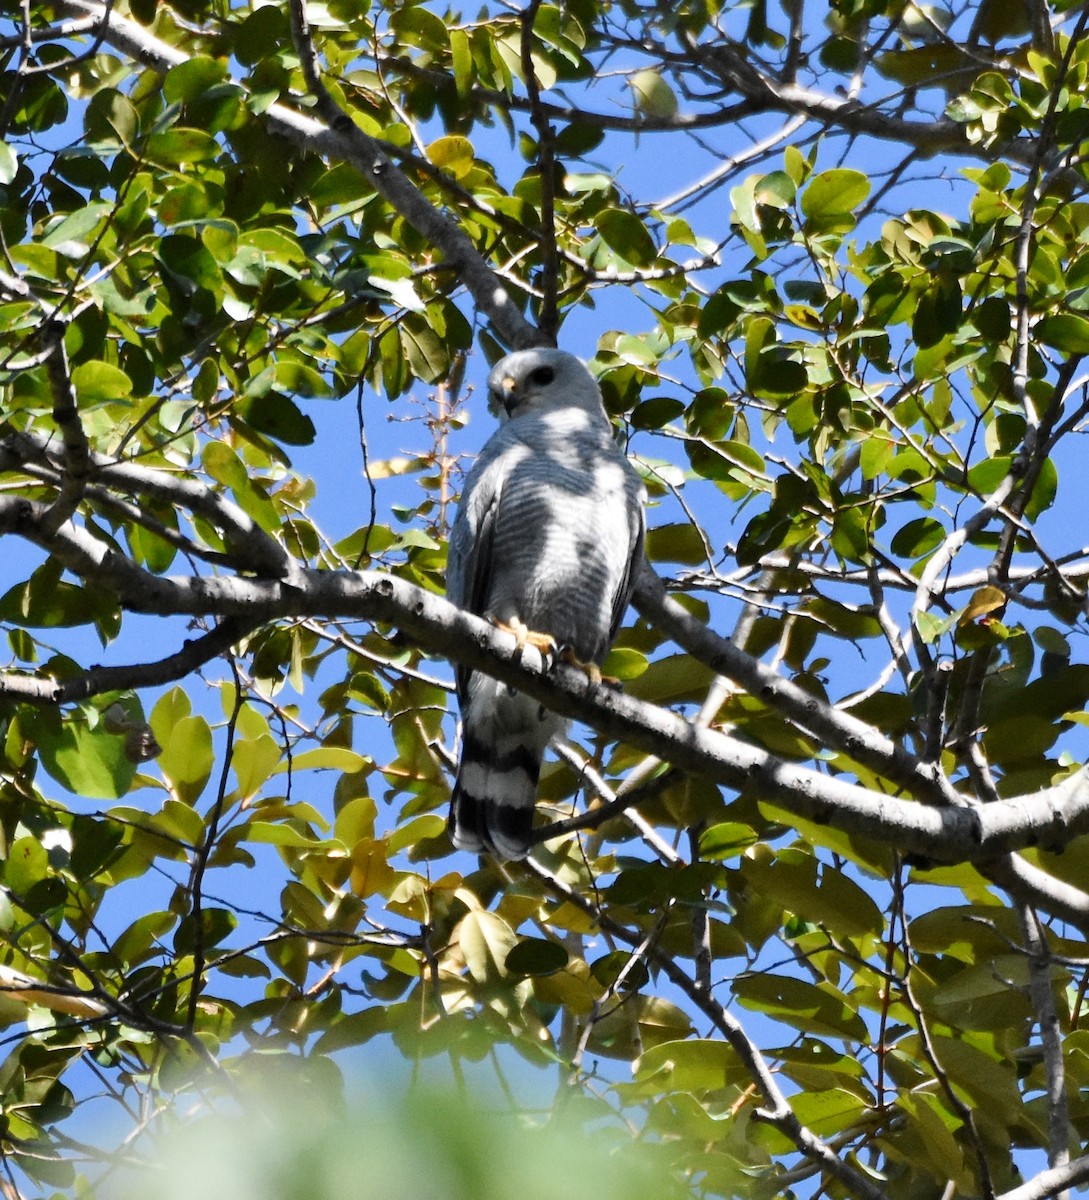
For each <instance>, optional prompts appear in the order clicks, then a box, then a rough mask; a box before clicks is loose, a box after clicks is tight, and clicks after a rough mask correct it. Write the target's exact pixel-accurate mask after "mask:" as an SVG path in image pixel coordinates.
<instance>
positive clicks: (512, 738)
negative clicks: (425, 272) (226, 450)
mask: <svg viewBox="0 0 1089 1200" xmlns="http://www.w3.org/2000/svg"><path fill="white" fill-rule="evenodd" d="M488 389H489V392H490V396H491V401H492V403H493V405H494V406H495V407H496V408H497V409H498V411H499V417H500V422H501V423H500V426H499V429H497V430H496V432H495V433H494V434H493V435H492V437H491V438H490V439H489V441H488V442H487V444H486V445H485V447H484V449H483V450H482V451H481V453H480V457H479V458H478V459H477V461H476V464H475V466H474V467H473V469H472V471H471V472H470V473H469V476H468V478H467V479H466V482H465V489H464V491H463V493H462V497H461V503H460V505H459V507H458V514H457V517H456V519H455V521H454V527H453V530H452V532H451V535H450V556H449V564H448V566H447V576H446V590H447V594H448V596H449V598H450V599H451V600H452V601H453V602H454V603H455V604H457V605H458V606H459V607H461V608H465V609H468V610H469V611H470V612H473V613H476V614H477V615H479V616H483V617H486V618H487V619H488V620H490V621H492V622H494V623H495V624H496V625H498V626H500V627H502V628H505V629H507V630H508V631H509V632H511V633H513V634H514V635H515V637H517V638H518V639H519V644H520V645H527V644H529V645H534V646H536V647H537V649H539V650H540V651H541V652H542V654H543V655H545V656H546V657H547V656H550V655H552V654H555V653H560V654H562V655H564V656H565V657H567V658H568V659H569V661H573V662H576V663H577V664H578V665H580V666H582V667H583V669H585V670H586V671H587V673H588V674H589V675H590V676H591V678H597V679H600V669H599V668H600V665H601V663H602V662H603V661H604V659H605V655H606V654H607V653H608V650H609V647H610V646H611V645H612V642H613V639H614V638H615V636H616V632H617V630H618V628H619V627H620V621H621V618H622V617H623V615H624V610H625V609H626V608H627V606H628V601H629V599H630V598H631V593H632V588H633V586H634V583H635V577H636V574H637V572H638V568H639V564H640V562H641V561H642V557H643V536H644V516H643V503H644V500H645V498H646V494H645V490H644V488H643V484H642V481H641V480H640V478H639V476H638V474H637V473H636V471H635V469H634V467H633V466H632V465H631V463H629V462H628V459H627V458H626V457H625V455H624V453H623V451H622V450H621V449H620V448H619V446H618V445H617V444H616V441H615V439H614V436H613V428H612V425H611V424H610V422H609V418H608V417H607V416H606V414H605V409H604V407H603V405H602V402H601V392H600V391H599V390H598V386H597V384H596V383H595V382H594V378H593V376H592V375H591V374H590V372H589V371H588V370H587V369H586V366H585V364H583V363H582V362H580V361H579V359H577V358H575V357H574V356H573V355H571V354H567V353H565V352H564V351H562V350H551V349H534V350H519V351H517V352H516V353H514V354H509V355H507V357H506V358H504V359H502V360H501V361H500V362H498V363H497V364H496V365H495V367H494V368H493V370H492V372H491V374H490V376H489V377H488ZM457 692H458V702H459V704H460V707H461V719H462V744H461V762H460V765H459V767H458V773H457V779H456V781H455V783H454V790H453V795H452V797H451V801H450V834H451V837H452V838H453V841H454V844H455V845H456V846H458V847H459V848H460V849H462V850H470V851H476V852H480V851H483V850H487V851H488V852H489V853H491V854H493V855H494V856H495V857H496V858H500V859H514V858H523V857H524V856H525V855H526V853H527V851H528V849H529V845H530V840H531V830H532V827H533V806H534V802H535V799H536V793H537V780H538V776H539V775H540V770H541V758H542V756H543V754H544V750H545V747H546V746H547V745H548V742H549V740H550V739H551V738H552V737H553V736H554V735H555V734H557V733H558V732H560V731H561V730H562V729H563V727H564V724H565V721H564V719H563V718H562V717H559V716H557V715H556V714H554V713H550V712H549V711H548V710H547V709H545V708H544V707H543V706H542V705H541V704H539V703H538V702H537V701H536V700H531V699H530V698H529V697H528V696H523V695H521V694H520V693H518V692H516V691H514V690H513V689H512V688H510V687H509V686H507V685H506V684H502V683H498V682H496V680H494V679H491V678H490V677H489V676H487V675H484V674H481V673H480V672H479V671H469V670H466V669H465V668H459V669H458V671H457Z"/></svg>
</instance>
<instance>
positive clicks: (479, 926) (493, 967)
mask: <svg viewBox="0 0 1089 1200" xmlns="http://www.w3.org/2000/svg"><path fill="white" fill-rule="evenodd" d="M457 936H458V941H459V944H460V946H461V953H462V955H463V956H464V958H465V965H466V967H468V969H469V974H470V975H471V976H472V977H473V978H474V979H475V980H476V981H477V982H478V983H486V982H487V981H488V980H489V979H495V978H498V977H500V976H503V975H506V973H507V967H506V963H507V955H508V954H510V952H511V950H513V949H514V946H515V943H516V942H517V940H518V939H517V938H516V937H515V935H514V932H513V930H512V929H511V927H510V926H509V925H508V924H507V923H506V921H504V920H503V919H502V918H501V917H498V916H496V914H495V913H492V912H488V911H486V910H484V909H473V910H471V911H470V912H468V913H466V914H465V916H464V917H463V918H462V919H461V922H460V923H459V924H458V927H457Z"/></svg>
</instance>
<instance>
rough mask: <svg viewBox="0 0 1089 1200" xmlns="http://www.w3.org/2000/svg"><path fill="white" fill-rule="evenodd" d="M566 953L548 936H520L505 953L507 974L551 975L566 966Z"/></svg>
mask: <svg viewBox="0 0 1089 1200" xmlns="http://www.w3.org/2000/svg"><path fill="white" fill-rule="evenodd" d="M568 957H569V956H568V953H567V951H566V950H565V949H564V948H563V947H562V946H561V945H560V943H559V942H553V941H550V940H549V939H548V938H521V939H520V940H519V941H517V942H516V943H515V944H514V945H513V946H512V947H511V949H510V950H509V951H508V953H507V957H506V960H505V963H504V965H505V967H506V970H507V973H508V974H509V975H551V974H552V973H553V972H554V971H560V970H562V969H563V968H564V967H566V966H567V962H568Z"/></svg>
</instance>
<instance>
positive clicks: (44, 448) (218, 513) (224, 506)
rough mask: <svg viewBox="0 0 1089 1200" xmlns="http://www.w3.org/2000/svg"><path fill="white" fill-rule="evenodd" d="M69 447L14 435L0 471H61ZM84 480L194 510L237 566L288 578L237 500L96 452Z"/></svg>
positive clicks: (280, 555) (279, 553)
mask: <svg viewBox="0 0 1089 1200" xmlns="http://www.w3.org/2000/svg"><path fill="white" fill-rule="evenodd" d="M69 453H70V452H69V448H68V446H67V444H65V445H64V446H60V445H58V444H57V443H55V442H53V441H51V440H50V439H49V438H46V437H43V436H41V435H39V434H32V433H17V434H13V435H11V436H10V437H8V438H5V439H4V441H3V442H2V443H0V471H14V470H18V469H19V468H20V467H21V466H22V465H23V464H25V463H35V462H42V463H45V464H47V465H48V466H50V467H52V468H53V469H55V470H57V471H59V472H61V473H62V474H63V473H65V472H66V471H67V470H68V469H69ZM84 470H85V474H86V478H87V479H88V480H94V481H98V482H102V483H104V484H108V485H109V486H110V487H111V488H113V489H114V490H116V491H118V492H121V493H123V494H129V495H135V496H144V497H147V498H150V499H152V500H160V501H163V502H164V503H167V504H171V505H174V506H176V507H178V508H180V509H182V510H183V511H188V512H192V513H195V514H196V515H198V516H200V517H203V518H204V519H205V520H206V521H208V522H209V523H210V524H211V525H214V526H215V527H216V528H217V529H218V530H219V531H220V533H221V534H222V535H223V539H224V541H225V542H226V543H227V545H228V547H229V548H230V550H231V552H232V554H233V555H234V558H235V561H236V563H237V565H238V566H239V567H240V568H241V569H243V570H248V571H253V572H255V573H256V574H258V575H267V576H272V577H274V578H283V577H286V576H289V575H290V574H291V572H292V570H293V569H294V565H295V560H294V559H293V558H292V557H291V555H289V554H288V552H287V551H286V550H285V549H284V547H283V546H281V545H280V544H279V542H277V541H276V539H275V538H273V537H271V536H270V535H269V534H267V533H266V532H265V531H264V530H263V529H262V528H261V527H260V525H258V524H257V523H256V521H254V520H253V519H252V517H250V516H249V515H248V514H247V513H245V512H244V511H243V510H242V509H241V508H239V506H238V505H237V504H234V503H232V501H230V500H228V499H227V498H226V497H225V496H222V495H219V494H218V493H216V492H214V491H212V490H211V489H210V488H207V487H204V486H203V485H202V484H200V483H198V482H196V481H194V480H189V479H183V478H181V477H180V476H178V475H173V474H171V473H170V472H169V471H164V470H157V469H155V468H151V467H140V466H136V465H134V464H132V463H127V462H117V461H115V460H113V459H109V458H107V457H106V456H105V455H102V454H88V455H87V456H86V463H85V464H84Z"/></svg>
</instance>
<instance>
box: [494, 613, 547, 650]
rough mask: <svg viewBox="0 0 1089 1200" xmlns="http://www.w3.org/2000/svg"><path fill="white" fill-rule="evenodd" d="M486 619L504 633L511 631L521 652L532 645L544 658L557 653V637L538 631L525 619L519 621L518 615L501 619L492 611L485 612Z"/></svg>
mask: <svg viewBox="0 0 1089 1200" xmlns="http://www.w3.org/2000/svg"><path fill="white" fill-rule="evenodd" d="M484 619H485V620H487V621H490V622H491V623H492V624H493V625H494V626H495V627H496V629H502V630H503V632H504V633H509V634H510V635H511V636H512V637H513V638H514V640H515V641H516V642H517V643H518V653H519V654H521V652H522V651H523V650H524V649H525V648H526V647H527V646H532V647H533V649H534V650H536V651H537V653H538V654H540V655H541V657H542V658H552V656H553V655H554V654H555V653H556V639H555V638H554V637H553V636H552V635H551V634H549V633H537V631H536V630H533V629H530V628H529V626H528V625H526V624H525V623H524V622H523V621H519V620H518V618H517V617H511V619H510V620H509V621H500V620H499V618H498V617H495V616H493V615H492V614H491V613H485V614H484Z"/></svg>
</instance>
